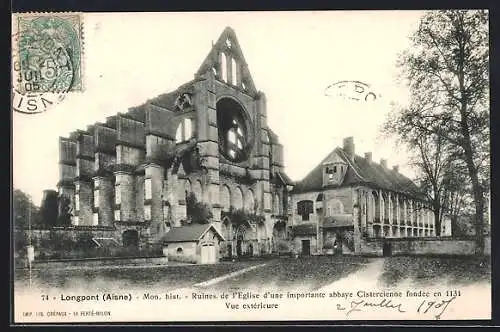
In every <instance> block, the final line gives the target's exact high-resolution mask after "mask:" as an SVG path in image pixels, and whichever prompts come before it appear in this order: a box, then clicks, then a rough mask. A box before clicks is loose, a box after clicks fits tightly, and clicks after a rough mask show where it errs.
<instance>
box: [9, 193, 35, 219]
mask: <svg viewBox="0 0 500 332" xmlns="http://www.w3.org/2000/svg"><path fill="white" fill-rule="evenodd" d="M12 199H13V200H12V210H13V222H14V227H18V228H28V227H29V225H28V224H29V221H31V227H32V228H38V227H39V226H40V211H39V209H38V207H37V206H36V205H35V204H33V202H32V201H31V198H30V196H29V195H28V194H26V193H24V192H23V191H22V190H20V189H14V191H13V193H12Z"/></svg>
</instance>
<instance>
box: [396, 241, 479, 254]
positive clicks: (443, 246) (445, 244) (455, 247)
mask: <svg viewBox="0 0 500 332" xmlns="http://www.w3.org/2000/svg"><path fill="white" fill-rule="evenodd" d="M391 245H392V248H391V251H392V255H409V254H410V255H411V254H413V255H460V256H462V255H463V256H471V255H474V251H475V249H476V243H475V242H474V241H473V240H452V239H446V240H444V239H439V240H437V239H436V240H435V239H429V240H426V239H421V240H400V241H391Z"/></svg>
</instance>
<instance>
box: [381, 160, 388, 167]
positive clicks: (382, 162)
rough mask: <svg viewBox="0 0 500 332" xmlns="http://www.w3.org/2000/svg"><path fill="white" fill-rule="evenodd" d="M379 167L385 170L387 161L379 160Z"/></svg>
mask: <svg viewBox="0 0 500 332" xmlns="http://www.w3.org/2000/svg"><path fill="white" fill-rule="evenodd" d="M380 166H382V167H383V168H387V159H380Z"/></svg>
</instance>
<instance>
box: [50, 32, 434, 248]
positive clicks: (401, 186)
mask: <svg viewBox="0 0 500 332" xmlns="http://www.w3.org/2000/svg"><path fill="white" fill-rule="evenodd" d="M59 147H60V162H59V166H60V181H59V183H58V188H59V195H60V196H62V197H65V198H66V201H67V202H69V209H70V210H71V211H72V224H73V225H75V226H87V227H89V226H90V227H92V226H95V227H99V228H103V227H104V228H109V229H110V230H113V232H112V234H115V235H114V236H116V237H117V238H116V240H117V241H119V242H122V243H123V244H124V245H137V246H139V247H140V246H143V245H147V244H155V243H160V242H161V239H162V238H163V237H164V236H165V234H167V233H168V232H169V231H170V229H172V228H174V227H183V225H184V224H185V223H189V220H190V216H188V211H187V198H188V195H189V194H190V193H192V194H194V196H195V197H196V199H197V201H198V202H201V203H204V204H206V206H207V207H208V208H209V210H210V211H211V213H212V218H211V219H210V220H208V222H210V223H213V224H214V226H215V227H216V228H217V229H218V230H219V231H220V232H221V234H222V236H223V237H224V241H223V243H222V244H221V245H220V255H221V256H222V257H231V256H232V257H234V256H243V255H260V254H266V253H270V252H275V251H277V250H278V249H279V247H281V245H282V244H284V246H285V247H286V245H288V244H289V242H288V241H289V240H291V241H293V242H294V243H295V247H299V250H300V251H303V252H304V253H306V254H309V253H328V252H332V251H341V252H354V253H355V252H360V250H361V249H360V248H361V247H362V242H363V241H364V240H367V239H368V240H369V239H371V238H383V237H425V236H433V235H434V234H435V232H434V221H433V215H432V213H431V212H430V210H428V209H427V205H426V202H425V200H424V199H423V198H422V197H420V196H419V195H418V190H417V188H416V187H415V185H414V184H413V183H412V182H411V181H410V180H409V179H408V178H406V177H404V176H403V175H401V174H400V173H399V172H398V170H397V169H394V170H389V169H387V166H386V162H385V161H382V162H381V164H380V165H379V164H376V163H374V162H373V161H372V160H371V154H366V155H365V157H364V158H362V157H359V156H357V155H356V154H355V151H354V142H353V139H352V138H348V139H346V140H345V142H344V146H343V148H337V149H335V150H334V151H333V152H332V153H331V154H329V155H328V156H327V157H326V158H325V159H324V160H323V161H322V162H321V163H320V165H318V166H317V167H316V168H315V169H314V170H313V171H312V172H311V173H310V174H309V175H307V176H306V177H305V178H304V179H303V180H302V181H300V182H298V183H296V184H293V183H292V181H291V180H290V179H289V177H288V176H287V175H286V174H285V172H284V163H283V146H282V145H281V144H280V143H279V141H278V138H277V136H276V135H275V134H274V133H273V131H272V130H271V129H270V128H269V127H268V125H267V108H266V97H265V95H264V93H262V92H260V91H258V90H257V89H256V87H255V85H254V83H253V80H252V77H251V75H250V72H249V69H248V65H247V63H246V61H245V58H244V56H243V53H242V51H241V48H240V46H239V44H238V41H237V39H236V36H235V33H234V31H233V30H232V29H230V28H226V29H225V30H224V32H223V33H222V34H221V36H220V38H219V39H218V41H217V42H216V43H215V44H214V46H213V47H212V49H211V50H210V52H209V54H208V56H207V57H206V59H205V60H204V61H203V63H202V65H201V66H200V68H199V69H198V71H197V72H196V73H195V77H194V79H193V80H192V81H190V82H188V83H186V84H184V85H182V86H180V87H179V88H178V89H177V90H175V91H173V92H169V93H165V94H162V95H160V96H157V97H155V98H153V99H151V100H148V101H147V102H145V103H144V104H142V105H139V106H137V107H132V108H130V109H129V110H127V111H126V112H124V113H118V114H117V115H114V116H110V117H108V118H107V119H106V121H105V122H102V123H95V124H93V125H89V126H88V127H87V128H86V129H85V130H77V131H75V132H73V133H71V134H70V135H69V137H66V138H60V142H59ZM60 209H61V213H62V212H64V211H63V210H65V207H64V206H62V207H60ZM116 234H118V235H116Z"/></svg>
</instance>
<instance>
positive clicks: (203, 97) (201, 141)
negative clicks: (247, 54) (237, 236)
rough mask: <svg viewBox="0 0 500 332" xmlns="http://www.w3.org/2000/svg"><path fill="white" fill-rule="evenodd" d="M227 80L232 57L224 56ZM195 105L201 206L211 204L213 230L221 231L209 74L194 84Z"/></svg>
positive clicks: (212, 85)
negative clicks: (203, 185) (202, 184)
mask: <svg viewBox="0 0 500 332" xmlns="http://www.w3.org/2000/svg"><path fill="white" fill-rule="evenodd" d="M226 65H227V74H228V80H229V81H230V80H231V79H232V76H231V57H230V56H228V57H227V63H226ZM196 90H197V91H199V93H197V94H196V95H195V98H194V103H195V105H196V107H197V108H198V110H200V111H198V112H197V113H196V114H197V121H196V126H197V127H196V128H197V131H196V133H197V136H198V137H197V139H198V145H197V147H198V149H199V154H200V159H201V160H202V167H204V168H205V169H206V172H207V173H206V180H207V181H206V182H207V183H206V190H205V192H207V195H206V196H205V197H204V200H205V201H204V203H207V204H209V205H211V207H212V214H213V220H214V222H215V227H217V228H218V229H219V230H220V229H221V226H220V222H221V204H220V179H219V145H218V141H219V134H218V127H217V100H216V88H215V76H214V74H213V73H212V72H211V71H209V73H208V77H207V79H206V80H205V81H200V82H198V83H196Z"/></svg>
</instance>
